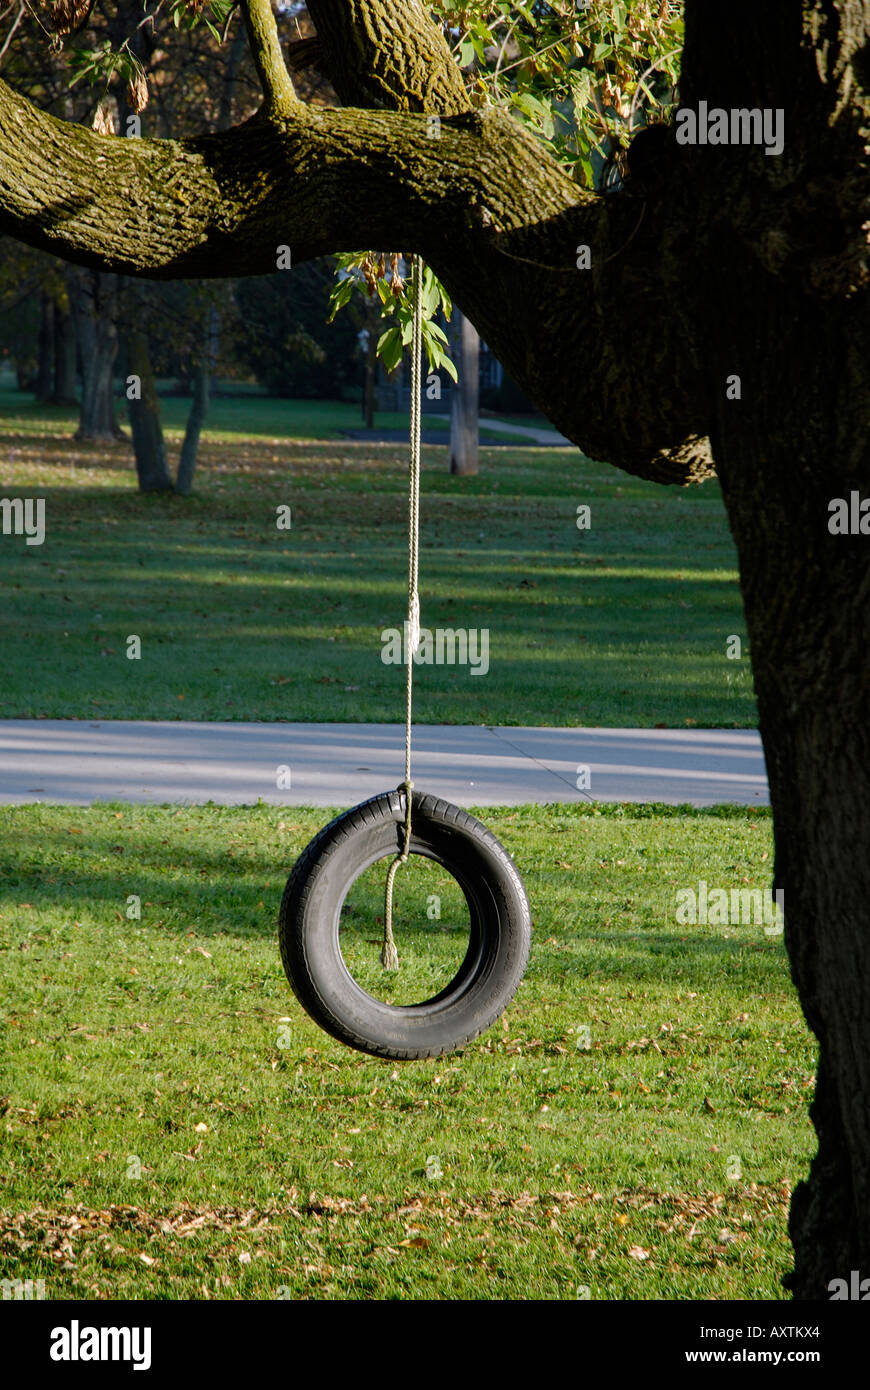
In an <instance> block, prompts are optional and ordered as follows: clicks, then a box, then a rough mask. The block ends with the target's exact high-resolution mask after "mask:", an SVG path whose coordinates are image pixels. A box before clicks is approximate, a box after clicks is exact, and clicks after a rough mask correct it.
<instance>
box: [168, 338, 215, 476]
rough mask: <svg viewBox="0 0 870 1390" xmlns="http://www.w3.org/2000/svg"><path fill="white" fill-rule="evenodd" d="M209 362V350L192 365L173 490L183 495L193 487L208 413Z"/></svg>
mask: <svg viewBox="0 0 870 1390" xmlns="http://www.w3.org/2000/svg"><path fill="white" fill-rule="evenodd" d="M208 337H209V341H211V333H210V331H209V334H208ZM211 364H212V357H211V353H210V352H209V353H206V354H205V355H204V356H203V358H202V360H201V361H199V362H197V363H196V365H195V367H194V372H193V401H192V402H191V407H190V414H189V415H188V417H187V428H186V429H185V431H184V442H183V444H182V446H181V458H180V459H179V462H178V477H177V478H176V480H175V491H176V492H180V493H181V495H182V496H183V497H187V496H188V495H189V493H190V492H191V489H192V488H193V475H194V472H195V470H196V457H197V452H198V450H199V437H200V435H201V434H202V427H203V425H204V424H205V417H206V414H207V413H208V402H209V382H210V380H211Z"/></svg>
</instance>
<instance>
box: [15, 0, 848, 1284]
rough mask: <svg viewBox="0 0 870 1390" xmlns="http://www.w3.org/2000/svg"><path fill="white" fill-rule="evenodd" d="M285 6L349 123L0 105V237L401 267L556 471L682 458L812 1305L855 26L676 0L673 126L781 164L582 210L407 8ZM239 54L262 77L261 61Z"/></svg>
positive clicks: (841, 690)
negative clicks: (781, 1011)
mask: <svg viewBox="0 0 870 1390" xmlns="http://www.w3.org/2000/svg"><path fill="white" fill-rule="evenodd" d="M245 3H246V5H250V4H251V3H253V0H245ZM310 8H311V13H312V16H313V17H314V21H315V24H316V26H317V30H318V39H319V42H320V45H321V47H322V50H323V53H324V61H325V65H326V67H327V70H328V71H329V74H330V77H331V80H332V81H333V82H334V84H335V87H336V90H337V91H338V92H339V94H340V95H341V97H342V99H343V100H344V101H345V102H348V103H354V104H355V105H356V106H357V107H358V108H360V109H356V110H340V111H324V110H317V109H313V108H305V107H302V106H301V105H300V104H299V103H298V102H296V101H295V100H290V99H289V98H288V99H286V100H285V99H284V97H283V96H282V94H281V92H277V93H276V90H275V85H274V82H272V81H271V79H270V77H269V73H268V63H267V62H266V61H265V60H267V59H268V52H261V53H260V55H259V58H260V61H259V62H258V70H259V71H260V72H261V76H262V77H263V80H264V86H265V88H266V101H265V103H264V111H263V112H262V113H261V114H259V115H258V116H257V117H256V118H255V119H253V120H252V121H249V122H248V123H247V124H246V125H245V126H243V127H241V128H239V129H236V130H233V131H229V132H227V133H226V134H223V135H219V136H211V137H205V138H201V139H198V140H193V141H188V142H149V141H138V140H137V141H130V140H113V139H110V138H105V137H99V136H96V135H94V134H92V133H90V132H87V131H85V130H82V129H81V128H78V127H69V126H65V125H63V124H62V123H60V122H58V121H55V120H53V118H51V117H50V116H46V115H42V114H40V113H38V112H36V111H35V110H34V109H33V108H32V107H30V106H29V105H28V103H27V102H25V101H23V100H22V99H21V98H20V97H18V96H16V95H15V94H14V93H13V92H11V91H10V90H9V88H8V87H6V86H4V85H3V84H0V154H2V162H0V231H3V232H8V233H10V234H12V235H15V236H19V237H20V238H21V239H22V240H25V241H28V242H30V243H31V244H33V245H37V246H42V247H46V248H47V249H49V250H54V251H56V252H57V253H58V254H60V255H61V256H64V257H66V258H67V259H69V260H72V261H77V262H79V263H81V264H84V265H93V266H98V267H101V268H103V269H105V270H124V271H126V272H128V273H130V274H143V275H152V276H157V277H172V276H184V275H191V276H212V275H228V274H240V273H249V274H250V273H260V272H265V271H267V270H272V269H273V268H274V264H275V249H276V247H277V246H278V245H282V244H285V243H288V242H289V243H290V244H291V245H292V248H293V254H294V260H295V262H296V263H298V262H299V261H302V260H304V259H306V258H308V257H311V256H315V255H318V254H321V253H324V252H329V251H339V250H350V249H357V248H358V247H360V246H364V245H368V246H396V247H399V246H401V248H402V249H408V250H412V251H418V252H420V253H422V254H423V255H424V256H425V257H426V258H427V260H429V262H430V263H431V264H432V265H433V267H434V268H435V270H436V271H437V272H438V274H439V275H440V276H441V278H442V279H443V280H444V281H445V283H446V284H447V287H448V289H449V290H450V291H451V293H452V295H453V297H454V299H455V300H456V302H457V303H458V304H459V305H460V307H461V308H462V310H463V311H464V312H465V313H466V314H467V315H468V316H469V318H470V319H471V321H472V322H473V323H474V325H475V327H476V328H477V329H478V330H479V331H480V332H481V333H482V334H483V336H484V337H485V338H486V339H487V341H488V342H489V344H490V345H491V347H492V348H493V349H494V351H495V352H496V354H497V355H498V356H499V357H500V358H501V360H502V362H503V363H504V365H505V367H506V369H507V370H508V371H509V373H510V374H511V375H512V376H513V377H514V379H515V380H516V381H517V383H518V384H519V385H520V386H521V387H522V389H523V390H524V391H525V392H526V393H527V394H528V395H529V396H531V397H532V399H534V400H535V401H536V403H537V404H538V405H539V406H540V407H541V408H542V409H543V411H544V412H545V413H546V414H547V415H548V416H549V417H550V419H551V420H552V421H553V423H554V424H555V425H556V426H557V427H558V428H559V429H560V430H562V431H563V432H564V433H565V434H566V435H567V436H568V437H569V438H571V439H573V440H574V441H575V442H577V443H578V444H579V445H580V446H581V447H582V448H584V449H585V450H586V451H587V452H588V453H590V454H592V455H593V456H596V457H599V458H605V459H608V460H609V461H610V462H612V463H615V464H618V465H619V466H620V467H622V468H625V469H628V470H629V471H631V472H636V473H639V474H641V475H642V476H645V477H648V478H654V479H657V480H660V481H673V482H685V481H690V480H692V479H693V478H700V477H703V476H704V475H705V474H706V473H707V472H708V471H709V468H710V455H709V446H708V443H707V439H708V437H709V438H711V439H712V444H713V451H714V454H715V458H716V463H717V468H718V472H719V474H720V477H721V481H722V487H723V492H724V497H725V501H726V505H727V508H728V515H729V520H730V524H731V527H732V530H733V533H734V536H735V540H736V543H737V547H738V551H739V556H740V568H741V583H742V589H743V596H744V603H745V608H746V618H747V624H748V630H749V634H750V639H751V643H752V659H753V667H754V673H755V683H756V689H757V691H758V700H759V712H760V719H761V732H762V737H763V740H764V747H765V752H766V756H767V764H768V771H769V775H770V786H771V797H772V801H773V807H774V816H775V830H776V847H777V848H776V879H775V886H776V887H778V888H782V889H783V890H784V891H785V908H786V944H787V947H788V951H789V956H790V960H791V965H792V971H793V975H794V979H795V983H796V985H797V988H798V990H799V993H800V997H801V1001H802V1004H803V1007H804V1010H805V1012H806V1016H807V1019H808V1022H809V1024H810V1026H811V1027H812V1028H813V1030H814V1031H815V1033H816V1034H817V1036H818V1038H819V1044H820V1069H819V1080H818V1090H817V1096H816V1101H815V1104H814V1107H813V1120H814V1123H815V1125H816V1128H817V1131H818V1135H819V1154H818V1157H817V1159H816V1161H815V1162H814V1164H813V1168H812V1172H811V1174H810V1176H809V1179H808V1181H807V1182H806V1183H804V1184H802V1185H801V1186H800V1187H799V1188H798V1190H797V1192H796V1193H795V1200H794V1205H793V1209H792V1215H791V1233H792V1238H793V1242H794V1246H795V1271H794V1274H793V1276H792V1278H791V1281H790V1282H791V1287H792V1289H793V1291H794V1292H795V1294H796V1295H798V1296H799V1297H803V1298H816V1299H824V1298H827V1297H828V1296H829V1294H828V1283H829V1281H830V1280H831V1279H833V1278H848V1276H849V1273H850V1270H852V1269H859V1270H861V1271H862V1274H863V1275H867V1274H870V988H868V980H870V930H868V928H870V814H868V810H867V808H868V805H870V734H868V732H867V725H866V711H867V702H868V693H870V642H868V636H870V633H868V614H870V561H868V555H870V537H867V536H861V535H856V536H832V535H831V534H830V533H829V530H828V525H827V522H828V516H829V510H828V503H829V501H830V499H831V498H833V497H846V498H848V497H849V494H850V492H851V491H853V490H859V491H860V490H861V489H863V492H862V495H863V496H868V495H870V449H868V422H870V248H868V232H870V0H803V2H802V0H764V3H763V4H760V3H758V0H687V5H686V19H687V36H686V47H685V54H684V64H683V85H682V91H681V101H682V104H683V105H684V106H690V107H693V108H697V106H698V103H699V102H700V101H701V100H703V101H705V102H707V103H708V105H709V107H717V106H718V107H723V108H725V109H726V110H731V109H734V108H755V107H760V108H773V109H779V108H781V109H782V110H784V112H785V131H786V141H785V151H784V153H783V154H782V155H781V156H778V157H769V156H767V155H766V154H765V152H764V150H763V149H762V148H758V147H747V146H740V147H737V148H734V147H721V146H710V145H707V146H701V145H698V146H695V147H691V146H685V147H682V146H681V147H677V145H676V144H675V143H673V144H670V145H669V146H668V147H667V149H666V151H665V152H664V157H663V158H662V159H661V160H659V161H658V163H657V175H656V178H655V179H653V180H640V181H636V182H635V187H634V191H633V190H632V180H631V179H629V181H628V183H627V185H626V188H625V190H624V192H622V193H618V194H615V195H613V196H610V197H607V198H598V197H595V196H592V195H589V194H582V193H580V192H578V190H577V189H576V188H575V187H574V185H573V184H571V183H570V182H569V181H568V179H567V178H566V177H565V176H564V175H563V174H562V173H561V172H560V171H559V170H558V168H557V167H556V166H555V164H554V163H553V162H552V160H551V159H550V158H549V156H548V155H547V154H546V152H545V151H544V150H543V148H542V147H541V146H540V145H539V144H537V143H536V142H534V141H533V140H532V139H531V138H530V137H527V136H526V135H524V134H523V133H522V132H521V131H520V130H519V128H518V127H517V126H516V125H515V124H514V123H513V122H512V121H511V120H510V119H509V118H508V117H506V116H504V115H502V114H499V113H498V112H495V111H490V112H484V113H480V112H469V111H467V110H466V108H465V101H464V96H463V94H462V92H461V83H460V82H459V79H458V77H457V75H456V73H455V70H454V69H453V68H452V64H451V60H450V58H449V55H448V54H447V52H446V49H445V46H444V43H443V40H442V38H441V36H440V34H439V32H438V30H437V28H436V27H435V26H434V25H432V23H431V22H430V20H429V19H428V16H427V13H426V11H425V8H424V7H423V6H422V5H421V4H420V3H419V0H404V3H402V4H401V5H399V4H393V3H387V0H310ZM260 20H261V21H262V24H263V25H265V28H266V30H268V29H269V19H268V17H267V16H266V15H265V13H264V12H262V11H261V12H260ZM252 34H253V41H254V42H255V44H256V43H257V42H258V40H257V38H256V33H255V32H254V30H253V29H252ZM263 44H265V47H266V49H268V50H269V51H271V52H274V43H273V38H272V35H271V32H269V33H265V34H264V36H263ZM261 47H262V45H261ZM264 63H265V65H264ZM432 109H435V110H438V111H440V112H441V114H442V120H441V124H440V134H437V135H436V136H434V137H433V134H432V127H431V123H429V122H427V119H426V116H425V114H423V113H425V112H426V111H428V110H432ZM349 209H350V210H352V212H351V215H349ZM582 245H588V246H589V247H590V249H591V252H592V269H591V270H578V268H577V261H576V256H577V248H578V247H579V246H582ZM735 376H736V377H739V378H740V385H741V391H740V396H739V399H728V396H727V393H726V381H727V379H728V378H729V377H735ZM732 394H733V393H732Z"/></svg>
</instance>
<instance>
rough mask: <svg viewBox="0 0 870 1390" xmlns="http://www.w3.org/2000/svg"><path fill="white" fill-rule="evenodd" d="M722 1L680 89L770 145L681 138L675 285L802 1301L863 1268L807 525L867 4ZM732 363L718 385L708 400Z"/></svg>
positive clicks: (861, 886)
mask: <svg viewBox="0 0 870 1390" xmlns="http://www.w3.org/2000/svg"><path fill="white" fill-rule="evenodd" d="M738 8H739V9H740V13H739V14H736V15H735V13H734V8H733V7H732V6H730V5H729V6H727V7H726V6H724V5H723V6H720V5H715V4H714V5H707V6H706V7H705V8H704V10H703V12H702V11H701V10H700V9H699V8H698V7H695V8H694V9H693V10H691V11H690V14H689V20H690V22H689V25H688V29H687V42H686V53H685V70H684V71H685V76H684V84H683V87H684V91H683V100H684V101H685V102H686V103H687V104H696V103H697V100H698V99H700V98H701V97H704V98H705V99H707V100H708V101H709V102H710V103H711V105H712V104H714V103H715V104H716V105H722V106H724V107H726V108H730V107H740V106H746V105H749V106H753V105H759V106H763V107H764V106H770V107H774V108H777V107H780V108H783V109H784V111H785V129H786V148H785V152H784V154H783V156H782V157H781V159H773V158H766V157H765V156H764V154H763V153H760V152H759V153H757V154H756V153H755V152H753V151H747V150H734V149H723V150H716V149H714V150H707V151H703V152H702V151H701V150H700V149H698V150H694V151H692V152H691V155H692V157H691V159H689V160H687V176H688V179H689V183H690V185H691V187H692V188H693V189H694V190H696V192H695V196H694V215H695V219H696V233H697V236H698V247H699V249H698V251H697V253H696V255H695V257H694V264H693V268H692V271H691V272H690V274H689V276H688V277H687V279H688V281H689V283H688V285H687V292H688V294H689V296H690V299H691V302H692V304H693V316H694V319H695V321H696V323H697V324H698V326H699V328H700V327H701V326H703V325H704V324H714V325H715V332H711V333H709V334H708V336H707V339H706V345H705V368H706V375H707V378H708V385H709V394H710V399H711V402H712V404H713V407H714V408H713V413H712V417H711V419H710V431H711V435H712V442H713V451H714V456H715V459H716V464H717V470H718V473H719V476H720V479H721V482H722V488H723V492H724V496H725V501H726V505H727V508H728V515H729V519H730V522H731V527H732V530H733V532H734V536H735V540H736V542H737V546H738V551H739V555H740V571H741V583H742V589H743V597H744V604H745V610H746V620H747V626H748V631H749V636H750V642H751V647H752V661H753V670H754V676H755V686H756V690H757V694H758V705H759V716H760V726H761V734H762V738H763V741H764V748H765V754H766V758H767V768H768V775H769V778H770V789H771V800H772V804H773V811H774V823H775V832H776V866H775V884H776V887H777V888H782V889H783V890H784V893H785V920H786V946H787V949H788V952H789V957H790V961H791V968H792V975H793V978H794V981H795V984H796V986H797V989H798V992H799V994H800V999H801V1003H802V1006H803V1009H804V1012H805V1014H806V1018H807V1021H808V1023H809V1025H810V1027H811V1028H812V1029H813V1031H814V1032H815V1033H816V1035H817V1037H818V1039H819V1044H820V1062H819V1075H818V1084H817V1092H816V1098H815V1102H814V1105H813V1108H812V1118H813V1121H814V1124H815V1126H816V1129H817V1132H818V1138H819V1152H818V1156H817V1158H816V1159H815V1161H814V1163H813V1167H812V1172H811V1175H810V1178H809V1180H808V1182H805V1183H802V1184H801V1185H800V1186H799V1187H798V1188H797V1190H796V1192H795V1195H794V1201H793V1205H792V1210H791V1219H790V1232H791V1236H792V1241H793V1244H794V1247H795V1257H796V1258H795V1270H794V1273H793V1274H792V1275H791V1276H790V1279H789V1281H788V1282H789V1285H790V1287H791V1289H792V1290H793V1292H794V1294H795V1295H796V1296H797V1297H800V1298H814V1299H824V1298H828V1297H829V1296H830V1295H829V1293H828V1291H827V1290H828V1284H829V1282H830V1281H831V1280H832V1279H834V1278H846V1279H847V1280H848V1278H849V1273H850V1270H853V1269H859V1270H862V1271H863V1272H864V1273H865V1274H866V1273H867V1272H868V1271H870V984H868V982H870V811H868V807H870V736H868V730H867V709H868V697H870V641H868V638H870V536H860V535H858V536H841V535H831V534H830V532H829V529H828V520H829V515H830V513H829V505H828V504H829V502H830V500H831V499H832V498H834V497H845V498H848V497H849V494H850V491H852V490H853V489H857V490H860V491H861V494H862V495H863V496H870V437H868V424H870V303H868V283H870V275H868V241H867V233H868V229H870V181H868V157H867V156H868V141H870V120H868V111H870V102H868V98H867V92H868V88H870V62H868V21H870V7H868V6H867V5H864V4H861V3H856V4H846V3H844V4H840V5H838V6H834V5H833V4H819V5H817V6H814V7H809V6H808V7H806V10H805V15H804V26H803V33H802V26H801V9H800V6H798V5H794V4H788V3H784V2H783V0H778V3H771V2H770V0H767V3H765V5H763V6H747V7H738ZM711 11H712V13H711ZM811 40H812V41H814V42H813V46H812V47H811ZM774 51H775V52H776V53H777V61H776V62H775V63H771V61H770V55H771V53H772V52H774ZM849 89H850V96H849V99H848V100H847V99H846V93H847V90H849ZM753 156H754V157H753ZM692 166H697V167H692ZM712 267H715V274H712V273H711V269H712ZM734 373H736V374H739V376H740V378H741V385H742V395H741V399H740V400H739V401H738V400H728V399H726V391H725V386H724V384H725V379H726V377H727V376H729V375H731V374H734Z"/></svg>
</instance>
